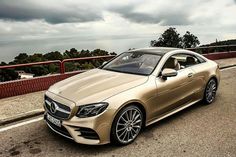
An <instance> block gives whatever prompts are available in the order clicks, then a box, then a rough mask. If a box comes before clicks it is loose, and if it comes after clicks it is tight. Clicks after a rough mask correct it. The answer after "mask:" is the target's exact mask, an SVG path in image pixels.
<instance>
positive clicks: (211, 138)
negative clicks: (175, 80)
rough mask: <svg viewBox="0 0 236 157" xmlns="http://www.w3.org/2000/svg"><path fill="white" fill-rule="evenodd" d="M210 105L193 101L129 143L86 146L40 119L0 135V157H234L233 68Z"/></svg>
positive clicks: (235, 74)
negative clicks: (50, 128)
mask: <svg viewBox="0 0 236 157" xmlns="http://www.w3.org/2000/svg"><path fill="white" fill-rule="evenodd" d="M221 74H222V78H221V83H220V88H219V91H218V93H217V98H216V101H215V102H214V103H213V104H211V105H208V106H205V105H203V104H201V103H197V104H195V105H193V106H191V107H190V108H188V109H186V110H184V111H181V112H179V113H177V114H175V115H173V116H171V117H169V118H167V119H164V120H162V121H160V122H158V123H156V124H153V125H151V126H149V127H147V128H146V129H145V130H144V131H143V132H142V133H141V134H140V136H139V137H138V138H137V139H136V141H135V142H134V143H132V144H131V145H128V146H124V147H117V146H114V145H110V144H108V145H103V146H88V145H81V144H77V143H75V142H73V141H71V140H67V139H65V138H63V137H61V136H59V135H56V134H54V133H53V132H51V131H50V130H49V129H48V128H47V126H46V124H45V123H44V121H42V120H41V121H38V122H35V123H31V124H27V125H24V126H20V127H16V128H13V129H9V130H7V131H3V132H0V144H1V145H0V156H3V157H6V156H56V157H60V156H63V157H64V156H112V157H114V156H129V157H130V156H211V157H212V156H213V157H215V156H220V157H222V156H227V157H228V156H232V157H233V156H234V157H235V156H236V95H235V93H236V79H235V78H236V68H233V69H227V70H223V71H222V72H221Z"/></svg>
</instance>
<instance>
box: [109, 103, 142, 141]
mask: <svg viewBox="0 0 236 157" xmlns="http://www.w3.org/2000/svg"><path fill="white" fill-rule="evenodd" d="M142 125H143V113H142V111H141V110H140V109H139V108H138V107H137V106H134V105H131V106H128V107H125V108H123V109H121V111H119V112H118V114H117V115H116V117H115V119H114V122H113V124H112V130H111V140H112V142H114V143H115V144H119V145H127V144H130V143H131V142H133V141H134V140H135V138H136V137H137V136H138V134H139V132H140V130H141V128H142Z"/></svg>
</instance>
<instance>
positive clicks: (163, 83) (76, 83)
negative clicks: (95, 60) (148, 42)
mask: <svg viewBox="0 0 236 157" xmlns="http://www.w3.org/2000/svg"><path fill="white" fill-rule="evenodd" d="M219 81H220V72H219V66H218V65H217V64H216V63H215V62H213V61H211V60H209V59H207V58H205V57H203V56H202V55H199V54H197V53H195V52H192V51H188V50H183V49H176V48H145V49H137V50H131V51H127V52H124V53H122V54H120V55H118V56H116V57H115V58H113V59H112V60H110V61H109V62H107V63H104V64H103V65H102V66H101V67H99V68H97V69H93V70H89V71H87V72H84V73H81V74H78V75H75V76H73V77H70V78H68V79H65V80H63V81H60V82H58V83H56V84H54V85H53V86H51V87H50V88H49V89H48V91H47V92H46V94H45V105H44V108H45V120H46V123H47V125H48V126H49V128H51V129H52V130H53V131H54V132H56V133H58V134H60V135H62V136H64V137H67V138H69V139H72V140H74V141H76V142H78V143H83V144H91V145H95V144H105V143H109V142H114V143H116V144H120V145H126V144H129V143H131V142H133V141H134V140H135V138H136V137H137V136H138V134H139V133H140V131H141V129H142V128H143V127H145V126H148V125H150V124H152V123H155V122H157V121H159V120H161V119H163V118H165V117H167V116H170V115H172V114H174V113H176V112H178V111H180V110H183V109H185V108H187V107H189V106H191V105H193V104H194V103H196V102H198V101H201V100H202V101H203V102H205V103H206V104H210V103H212V102H213V101H214V99H215V96H216V90H217V87H218V85H219Z"/></svg>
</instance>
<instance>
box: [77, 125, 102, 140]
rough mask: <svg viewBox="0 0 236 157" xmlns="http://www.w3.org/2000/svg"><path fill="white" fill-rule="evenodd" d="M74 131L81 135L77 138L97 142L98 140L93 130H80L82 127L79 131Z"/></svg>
mask: <svg viewBox="0 0 236 157" xmlns="http://www.w3.org/2000/svg"><path fill="white" fill-rule="evenodd" d="M75 131H78V132H80V133H81V134H80V135H78V136H81V137H84V138H86V139H92V140H98V139H99V136H98V134H97V133H96V132H95V131H94V130H92V129H90V128H82V127H80V128H79V129H76V130H75Z"/></svg>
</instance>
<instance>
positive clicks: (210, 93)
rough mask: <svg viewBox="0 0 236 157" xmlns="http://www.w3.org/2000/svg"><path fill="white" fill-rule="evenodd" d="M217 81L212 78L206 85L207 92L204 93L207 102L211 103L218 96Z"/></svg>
mask: <svg viewBox="0 0 236 157" xmlns="http://www.w3.org/2000/svg"><path fill="white" fill-rule="evenodd" d="M216 90H217V83H216V80H215V79H213V78H212V79H210V80H209V81H208V83H207V85H206V89H205V93H204V99H203V100H204V102H205V103H207V104H211V103H212V102H213V101H214V99H215V96H216Z"/></svg>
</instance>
